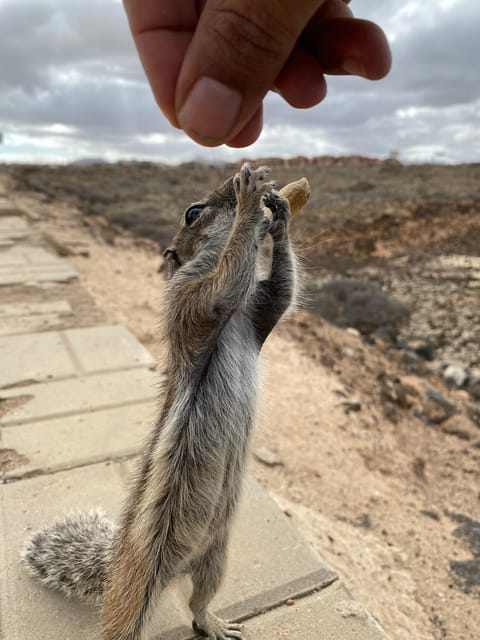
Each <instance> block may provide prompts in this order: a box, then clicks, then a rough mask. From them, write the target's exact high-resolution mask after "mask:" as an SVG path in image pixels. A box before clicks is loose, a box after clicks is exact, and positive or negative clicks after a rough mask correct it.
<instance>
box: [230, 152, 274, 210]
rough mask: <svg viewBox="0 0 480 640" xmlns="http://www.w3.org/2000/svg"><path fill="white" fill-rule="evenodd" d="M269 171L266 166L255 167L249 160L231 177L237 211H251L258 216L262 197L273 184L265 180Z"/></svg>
mask: <svg viewBox="0 0 480 640" xmlns="http://www.w3.org/2000/svg"><path fill="white" fill-rule="evenodd" d="M269 173H270V169H269V168H268V167H258V169H255V167H254V166H253V165H252V164H250V163H249V162H245V163H244V164H243V165H242V168H241V169H240V171H239V173H237V174H236V175H235V177H234V179H233V187H234V189H235V194H236V196H237V204H238V211H239V212H246V213H247V212H252V213H255V214H257V215H258V216H259V217H260V215H261V212H260V209H261V201H262V198H263V197H264V195H265V194H266V193H267V192H268V191H269V190H272V188H273V186H274V183H272V182H265V178H266V177H267V176H268V174H269Z"/></svg>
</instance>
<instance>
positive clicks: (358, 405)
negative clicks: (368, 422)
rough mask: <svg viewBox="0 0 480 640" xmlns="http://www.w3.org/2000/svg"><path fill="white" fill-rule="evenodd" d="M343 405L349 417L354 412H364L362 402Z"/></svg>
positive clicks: (344, 403)
mask: <svg viewBox="0 0 480 640" xmlns="http://www.w3.org/2000/svg"><path fill="white" fill-rule="evenodd" d="M342 404H343V408H344V410H345V413H346V415H347V416H348V414H349V413H350V412H352V411H353V412H354V413H357V412H358V411H361V410H362V405H361V403H360V402H343V403H342Z"/></svg>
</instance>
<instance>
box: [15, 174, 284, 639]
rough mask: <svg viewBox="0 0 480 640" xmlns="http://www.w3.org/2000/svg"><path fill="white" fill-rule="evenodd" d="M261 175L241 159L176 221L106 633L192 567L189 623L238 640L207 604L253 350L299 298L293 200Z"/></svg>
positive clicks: (226, 522)
mask: <svg viewBox="0 0 480 640" xmlns="http://www.w3.org/2000/svg"><path fill="white" fill-rule="evenodd" d="M266 174H267V170H266V168H259V169H256V170H255V169H254V168H253V167H252V166H251V165H244V166H243V167H242V170H241V172H240V173H239V174H238V175H237V176H235V177H234V178H233V179H230V180H228V181H227V182H226V183H225V184H224V185H222V187H220V188H219V189H218V190H217V191H215V192H214V193H213V194H210V196H208V197H207V198H206V199H205V200H204V201H202V202H201V203H199V205H198V206H199V207H203V208H202V211H201V214H200V215H199V216H198V217H197V219H196V220H195V221H193V222H192V223H191V224H187V223H186V222H184V223H183V224H182V225H181V227H180V230H179V232H178V233H177V235H176V237H175V239H174V244H173V247H172V248H170V249H169V250H168V251H167V252H166V255H167V256H168V257H169V258H170V262H171V265H170V279H169V283H168V285H167V290H166V300H165V309H166V313H165V318H164V328H163V329H164V336H165V341H166V344H167V347H168V348H167V355H166V361H165V363H164V366H165V379H166V381H167V382H166V387H165V393H164V398H165V399H164V404H163V408H162V411H161V414H160V416H159V419H158V421H157V424H156V426H155V428H154V430H153V432H152V434H151V436H150V438H149V441H148V443H147V446H146V447H145V451H144V454H143V457H142V460H141V463H140V465H139V467H138V470H137V474H136V477H135V480H134V483H133V486H132V489H131V492H130V496H129V498H128V500H127V502H126V505H125V507H124V511H123V515H122V518H121V521H120V523H119V527H118V529H117V530H116V531H115V535H113V534H112V539H111V542H109V544H108V546H109V552H108V555H106V556H105V554H104V557H107V558H108V566H107V569H106V579H105V584H104V587H105V591H104V596H103V604H102V616H101V617H102V631H103V638H104V640H139V639H140V638H141V635H142V630H143V628H144V624H145V621H146V620H147V618H148V615H149V611H150V609H151V604H152V600H153V599H154V598H155V596H156V595H157V594H158V593H159V592H160V591H161V590H162V589H163V588H165V586H166V585H167V584H168V583H169V582H170V581H171V580H172V579H173V578H174V577H175V576H178V575H181V574H185V573H189V574H190V575H191V577H192V582H193V593H192V597H191V600H190V607H191V610H192V613H193V616H194V623H193V624H194V629H195V630H197V631H198V632H200V633H202V634H204V635H206V636H208V637H209V638H212V639H215V640H223V639H227V638H241V637H242V634H241V631H240V628H239V625H236V624H229V623H226V622H223V621H221V620H219V619H218V618H216V617H215V616H214V615H213V614H211V613H210V612H209V611H208V609H207V607H208V604H209V602H210V600H211V598H212V597H213V595H214V594H215V592H216V590H217V589H218V587H219V585H220V582H221V579H222V575H223V567H224V560H225V555H226V547H227V543H228V534H229V529H230V524H231V520H232V516H233V514H234V512H235V508H236V505H237V502H238V499H239V495H240V491H241V482H242V476H243V470H244V466H245V458H246V452H247V446H248V439H249V436H250V432H251V429H252V426H253V423H254V420H255V406H256V392H257V388H258V380H257V376H258V374H257V366H258V354H259V351H260V348H261V345H262V344H263V342H264V340H265V338H266V337H267V335H268V334H269V333H270V331H271V330H272V328H273V327H274V325H275V324H276V322H277V321H278V320H279V318H280V317H281V315H282V314H283V313H284V312H285V310H286V309H287V307H288V306H289V305H290V304H291V302H292V298H293V295H294V286H295V260H294V257H293V254H292V251H291V247H290V244H289V241H288V235H287V227H288V224H287V223H288V213H289V210H288V203H287V202H286V200H285V199H284V198H282V197H281V196H279V195H278V194H277V193H276V192H275V191H274V190H273V188H272V184H270V183H266V182H265V181H264V178H265V176H266ZM263 201H265V202H266V203H267V204H268V206H269V207H270V208H271V209H272V211H273V223H272V224H271V225H270V229H269V230H270V234H271V236H272V239H273V258H272V270H271V275H270V277H269V278H267V279H265V280H262V281H261V282H258V281H257V278H256V273H257V257H258V253H259V247H261V243H262V240H263V238H264V237H265V234H266V232H267V231H268V229H267V226H268V224H269V223H268V222H265V220H264V217H263V212H262V208H261V205H262V203H263ZM64 533H65V532H64ZM65 537H66V538H68V537H69V536H67V535H66V536H65ZM70 537H71V536H70ZM45 540H47V542H45ZM43 544H44V546H45V544H46V546H48V531H47V532H45V531H44V532H43ZM32 549H33V548H32V546H30V553H29V554H26V555H25V556H24V557H25V562H26V563H27V565H28V566H29V567H30V569H31V570H32V567H33V565H36V567H37V571H36V575H37V576H39V575H40V574H42V572H43V574H44V575H45V574H48V575H49V577H50V579H49V580H48V584H49V586H53V587H55V586H57V588H58V587H59V585H55V580H54V579H52V575H54V574H55V570H54V569H53V568H52V567H51V566H47V567H45V566H42V567H40V568H39V563H38V558H36V557H35V552H34V551H32ZM66 553H67V551H66ZM94 560H98V558H95V559H94V558H90V559H86V562H87V563H88V564H89V565H92V564H93V562H94ZM76 561H77V562H78V558H77V560H76ZM54 562H55V561H54V559H52V558H49V563H53V564H54ZM96 584H97V586H98V581H97V583H96ZM83 590H84V591H85V589H83ZM97 590H98V589H97ZM80 591H81V589H78V592H80Z"/></svg>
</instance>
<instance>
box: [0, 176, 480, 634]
mask: <svg viewBox="0 0 480 640" xmlns="http://www.w3.org/2000/svg"><path fill="white" fill-rule="evenodd" d="M11 188H12V183H11V181H9V179H8V178H7V177H6V176H5V175H2V174H0V192H1V191H2V190H3V191H4V192H5V193H7V194H10V197H11V199H13V200H15V201H16V202H17V204H19V205H21V206H25V207H26V208H27V209H30V210H32V211H33V212H35V213H36V214H37V215H38V219H37V221H36V222H35V224H36V226H38V227H39V228H40V229H42V230H43V231H45V232H48V233H49V234H51V236H52V237H54V238H55V240H56V241H57V242H58V244H59V246H61V247H63V248H64V249H65V252H66V253H70V254H71V255H70V257H69V259H70V260H71V262H72V263H73V264H74V266H75V267H76V268H77V269H78V271H79V272H80V277H81V281H82V283H83V285H84V286H85V287H86V289H87V290H88V291H89V292H90V294H91V295H92V296H93V297H94V299H95V300H96V302H97V304H98V305H99V307H100V308H101V309H102V310H103V311H104V312H105V314H106V316H107V317H108V318H109V319H111V320H112V321H117V322H120V323H123V324H125V325H126V326H127V327H128V328H129V329H130V330H131V331H132V332H133V333H134V334H135V335H136V336H137V337H138V338H139V339H140V341H141V342H142V343H143V344H145V346H147V347H148V348H149V349H150V350H151V351H152V352H153V353H154V354H156V355H159V354H160V353H161V348H162V347H161V344H158V341H157V340H156V325H157V319H158V318H159V317H160V316H161V313H162V306H161V294H162V288H163V279H162V276H161V275H160V274H158V273H157V269H158V266H159V264H160V262H161V259H160V257H159V255H158V253H157V250H156V248H155V246H154V245H153V244H149V243H148V242H145V241H140V240H137V239H134V238H132V237H129V236H128V235H122V236H121V237H120V236H117V237H116V238H115V244H114V246H112V244H111V243H110V242H109V240H108V237H107V236H106V234H105V230H104V229H103V228H102V225H101V224H99V223H98V221H96V220H95V219H92V218H86V217H85V216H84V215H82V213H81V212H80V211H78V210H77V209H75V208H74V207H73V206H71V205H69V204H66V203H65V202H61V201H58V202H52V201H50V202H48V201H46V200H45V199H44V198H43V197H42V196H41V195H39V194H36V193H33V192H24V191H14V192H11V193H10V189H11ZM107 235H108V234H107ZM82 254H83V255H82ZM263 361H264V376H263V377H264V383H263V394H262V401H261V407H260V418H259V428H258V430H257V433H256V435H255V438H254V442H253V446H252V449H253V452H254V454H255V453H257V454H258V455H259V456H260V457H263V458H264V459H265V461H266V462H261V461H260V460H258V459H257V458H256V457H255V456H252V463H251V470H252V473H253V474H254V475H255V476H256V477H257V478H258V479H259V480H260V482H261V483H262V484H263V485H264V486H265V487H266V488H267V490H268V491H269V492H270V493H271V494H272V495H273V496H274V497H275V499H276V500H277V501H278V503H279V504H280V505H281V507H282V508H283V509H284V510H285V511H286V513H288V514H289V515H290V516H291V518H292V520H293V522H294V523H295V525H296V526H297V527H298V528H299V529H300V530H301V531H302V532H303V534H304V535H305V537H306V538H307V539H308V540H309V541H310V542H311V544H312V545H313V546H314V547H315V548H316V549H317V550H318V552H319V554H320V555H321V556H322V557H323V558H324V559H325V560H327V561H328V562H330V563H331V564H332V565H333V567H334V568H335V569H336V570H337V571H338V572H339V574H340V575H341V577H342V578H343V580H344V581H345V583H346V584H347V586H348V587H349V588H350V589H351V590H352V592H353V593H354V594H355V595H356V596H357V597H358V598H359V599H360V600H361V601H362V602H363V603H364V604H365V605H366V606H367V607H368V608H369V609H370V611H371V612H372V614H373V615H374V616H375V617H376V618H377V619H378V620H379V622H380V623H381V624H382V625H383V626H384V628H385V629H386V631H387V633H388V634H389V637H390V638H391V639H392V640H412V639H416V640H432V639H441V638H452V639H454V640H472V639H473V638H475V637H477V633H478V621H479V620H480V598H479V597H478V596H479V588H478V585H477V584H475V581H474V582H473V586H471V588H470V593H467V591H468V590H469V589H467V588H465V584H463V585H462V583H461V580H460V579H459V577H458V573H457V574H455V573H452V571H451V569H450V566H451V565H450V563H451V562H459V563H462V562H463V561H465V562H466V563H467V565H466V566H470V565H469V564H468V563H471V562H474V556H475V553H476V552H478V544H479V540H478V539H477V538H475V535H476V536H478V537H479V538H480V528H479V529H477V528H476V524H478V522H476V521H477V520H480V495H479V488H480V483H479V464H478V463H479V460H480V455H479V454H480V449H479V445H478V440H479V436H480V432H478V428H477V432H478V433H476V434H475V432H474V429H475V428H476V427H472V425H471V424H470V423H468V424H467V422H466V418H465V417H464V414H463V413H460V415H459V416H454V418H453V419H451V420H453V423H452V424H453V426H452V424H450V432H449V429H448V428H446V427H445V423H443V425H442V429H440V428H437V427H435V426H426V425H425V424H424V423H422V422H421V421H420V420H418V419H416V418H414V417H413V414H412V412H411V411H407V410H406V409H405V410H404V409H403V408H402V407H400V408H398V407H396V413H395V418H394V419H389V418H388V417H386V415H385V407H384V406H383V405H382V403H381V402H380V401H379V395H378V388H379V382H378V380H379V375H382V374H383V375H387V377H388V376H390V378H391V379H396V378H397V377H398V376H400V378H401V379H402V380H403V384H404V387H405V386H408V388H409V389H411V397H412V400H411V403H414V402H416V400H415V392H416V391H415V389H420V388H421V385H422V384H423V383H422V380H421V379H420V378H419V377H418V376H416V375H412V374H411V375H409V376H408V380H405V379H404V378H405V375H406V374H405V372H404V371H402V370H400V369H399V365H398V363H396V362H395V358H393V357H392V354H391V353H390V352H389V351H388V350H382V349H379V348H378V347H376V346H370V345H368V344H366V343H365V342H364V341H363V340H362V339H361V338H360V337H359V336H358V335H354V334H353V333H349V332H347V331H344V330H341V329H337V328H334V327H332V326H330V325H327V324H326V323H324V322H323V321H321V320H320V319H318V318H316V317H314V316H312V315H310V314H308V313H307V312H300V313H298V314H297V315H296V316H294V317H293V318H291V319H290V320H289V321H288V322H286V323H284V324H283V325H282V326H281V327H279V328H278V329H277V330H276V331H275V333H274V334H273V335H272V336H271V337H270V338H269V340H268V341H267V343H266V345H265V348H264V352H263ZM402 376H403V378H402ZM390 378H388V379H390ZM407 383H408V385H407ZM412 389H413V390H412ZM420 393H421V391H417V394H420ZM462 393H463V394H464V395H465V392H461V391H458V392H453V391H452V392H451V393H450V396H449V397H450V399H452V400H453V401H454V402H456V403H460V404H461V403H462V402H466V399H465V397H464V395H462ZM452 394H453V395H452ZM406 407H407V408H408V407H409V405H408V403H407V405H406ZM455 420H456V421H457V422H458V420H460V421H463V422H462V424H463V425H464V431H465V430H466V433H467V434H468V437H466V436H465V433H464V435H463V436H462V437H459V436H458V432H459V431H461V430H460V429H459V428H457V429H456V428H455V424H456V423H455ZM447 422H448V421H447ZM457 427H458V425H457ZM472 428H473V432H472ZM265 449H266V451H265ZM462 518H463V519H462ZM465 519H466V520H465ZM468 522H470V524H471V523H474V524H473V525H471V526H470V528H468V527H465V523H467V524H468ZM479 527H480V525H479ZM475 545H477V546H475ZM475 549H476V550H477V551H475ZM284 561H286V562H288V558H279V562H284ZM462 566H463V565H462ZM473 569H474V570H475V566H473ZM476 570H477V571H478V567H477V569H476ZM462 586H463V590H462V588H461V587H462Z"/></svg>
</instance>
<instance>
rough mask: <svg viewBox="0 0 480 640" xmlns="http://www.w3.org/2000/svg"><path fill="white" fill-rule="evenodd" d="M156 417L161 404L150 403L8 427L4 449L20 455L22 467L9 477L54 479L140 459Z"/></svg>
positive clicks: (9, 471) (17, 457)
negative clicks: (105, 462) (47, 475)
mask: <svg viewBox="0 0 480 640" xmlns="http://www.w3.org/2000/svg"><path fill="white" fill-rule="evenodd" d="M156 413H157V410H156V402H155V401H150V402H142V403H138V404H132V405H127V406H123V407H115V408H113V409H103V410H99V411H95V412H90V413H81V414H76V415H73V416H68V417H62V418H53V419H50V420H39V421H37V422H34V423H27V424H23V425H17V426H13V427H3V428H2V439H1V446H2V447H3V448H6V449H11V450H12V451H15V453H16V454H17V455H16V460H17V464H16V465H15V466H14V467H13V466H12V468H10V469H9V470H8V471H7V472H6V473H5V476H4V477H6V478H19V477H22V476H25V475H32V474H35V473H39V472H41V473H51V472H53V471H58V470H59V469H68V468H72V467H77V466H82V465H85V464H87V463H92V462H98V461H101V460H107V459H110V458H120V457H124V456H132V455H135V454H138V453H139V452H140V450H141V447H142V445H143V442H144V440H145V438H146V436H147V434H148V433H149V432H150V430H151V428H152V426H153V423H154V420H155V416H156Z"/></svg>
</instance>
